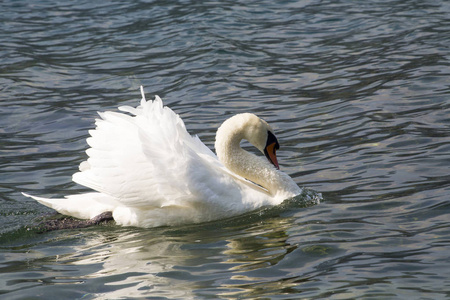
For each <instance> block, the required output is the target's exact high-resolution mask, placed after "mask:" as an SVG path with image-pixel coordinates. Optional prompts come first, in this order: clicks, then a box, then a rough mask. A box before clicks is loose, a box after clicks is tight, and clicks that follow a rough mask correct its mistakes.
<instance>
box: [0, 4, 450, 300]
mask: <svg viewBox="0 0 450 300" xmlns="http://www.w3.org/2000/svg"><path fill="white" fill-rule="evenodd" d="M0 21H1V22H0V62H1V63H0V88H1V93H0V141H1V143H0V207H1V212H0V295H1V296H0V297H2V298H3V297H4V298H5V299H25V298H26V299H49V298H52V299H53V298H54V299H56V298H58V299H66V298H68V299H81V298H83V299H117V298H133V297H143V298H144V297H146V298H155V299H166V298H167V299H207V298H210V299H217V298H220V299H236V298H246V299H324V298H326V299H355V298H357V299H448V298H450V279H449V278H450V271H449V270H450V260H449V253H450V252H449V250H450V218H449V212H450V204H449V194H450V172H449V170H450V168H449V166H450V101H449V99H450V76H449V75H450V50H449V49H450V2H449V1H445V0H433V1H426V0H425V1H403V0H402V1H395V0H385V1H357V2H355V1H331V0H329V1H275V2H274V1H261V2H248V1H241V2H239V1H220V2H204V3H202V2H200V1H140V2H138V1H130V3H126V2H120V1H116V2H99V1H42V0H39V1H12V0H10V1H8V0H7V1H2V2H1V3H0ZM141 84H142V85H144V86H145V88H146V91H147V93H148V98H150V95H154V94H158V95H160V96H161V97H162V98H163V99H164V100H165V103H166V104H167V105H169V106H170V107H171V108H172V109H173V110H175V111H176V112H177V113H179V114H180V115H181V116H182V118H183V119H184V121H185V123H186V125H187V127H188V129H189V131H190V132H191V133H195V134H198V135H199V136H200V137H201V139H202V140H203V141H204V142H205V143H206V144H207V145H208V146H210V147H212V146H213V142H214V135H215V130H216V128H217V127H218V126H219V125H220V123H221V122H222V121H223V120H225V119H226V118H227V117H229V116H231V115H232V114H236V113H240V112H257V113H258V114H259V115H261V116H262V117H264V118H265V119H266V120H267V121H268V122H269V123H270V124H271V125H273V127H274V128H275V131H276V132H277V136H278V139H279V140H280V143H281V147H282V148H281V150H280V151H279V161H280V164H281V167H282V169H283V170H284V171H286V172H287V173H289V174H291V176H292V177H293V178H294V179H295V181H296V182H297V183H298V184H299V185H301V186H306V187H309V188H310V189H312V190H315V191H318V192H322V193H323V196H324V201H323V203H321V204H320V205H317V206H312V207H305V206H301V205H298V204H296V203H286V204H284V205H281V206H280V207H275V208H272V209H263V210H261V211H258V212H254V213H250V214H247V215H243V216H239V217H237V218H233V219H229V220H222V221H219V222H214V223H208V224H199V225H189V226H183V227H173V228H156V229H151V230H143V229H137V228H122V227H117V226H114V225H106V226H101V227H96V228H88V229H81V230H65V231H53V232H48V233H42V234H40V233H37V232H36V230H33V229H32V230H27V227H28V226H30V224H34V222H36V218H39V217H40V216H42V215H44V214H47V213H49V212H50V210H49V209H47V208H45V207H43V206H40V205H39V204H37V203H35V202H34V201H32V200H30V199H27V198H24V197H23V196H22V195H21V194H20V192H22V191H24V192H30V193H32V194H35V195H43V196H53V197H61V196H63V195H66V194H76V193H80V192H83V191H85V190H86V189H85V188H83V187H80V186H78V185H76V184H74V183H72V182H71V175H72V173H74V172H75V171H77V167H78V164H79V163H80V162H81V161H83V160H84V159H85V158H86V154H85V153H84V150H85V149H86V148H87V145H86V142H85V139H86V137H87V135H88V133H87V130H88V129H90V128H92V127H93V120H94V118H95V117H96V111H102V110H111V109H115V108H116V107H117V106H120V105H136V104H138V101H139V99H140V95H139V91H138V88H139V85H141Z"/></svg>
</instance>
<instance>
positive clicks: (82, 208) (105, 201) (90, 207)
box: [22, 193, 117, 219]
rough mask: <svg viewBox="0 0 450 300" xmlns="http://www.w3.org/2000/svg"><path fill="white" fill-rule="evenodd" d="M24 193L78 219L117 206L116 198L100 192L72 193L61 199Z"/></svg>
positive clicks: (89, 216) (95, 214) (92, 215)
mask: <svg viewBox="0 0 450 300" xmlns="http://www.w3.org/2000/svg"><path fill="white" fill-rule="evenodd" d="M22 194H23V195H24V196H26V197H29V198H32V199H34V200H36V201H37V202H39V203H41V204H42V205H45V206H47V207H49V208H52V209H54V210H56V211H57V212H59V213H61V214H63V215H67V216H72V217H75V218H78V219H92V218H93V217H95V216H97V215H99V214H101V213H103V212H107V211H113V210H114V209H115V207H116V206H117V203H115V202H116V201H115V200H114V199H112V198H111V197H109V196H107V195H103V194H100V193H87V194H80V195H71V196H66V197H65V198H60V199H49V198H44V197H38V196H32V195H29V194H26V193H22Z"/></svg>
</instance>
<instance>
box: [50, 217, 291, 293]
mask: <svg viewBox="0 0 450 300" xmlns="http://www.w3.org/2000/svg"><path fill="white" fill-rule="evenodd" d="M294 225H295V218H290V217H280V215H279V211H270V210H269V212H265V211H263V210H258V211H257V212H252V213H248V214H245V215H244V216H240V217H234V218H231V219H226V220H222V221H218V222H217V221H216V222H209V223H204V224H201V225H195V224H194V225H184V226H182V227H179V226H174V227H161V228H154V229H152V230H143V229H139V228H120V227H117V226H113V227H112V228H111V227H109V226H107V227H104V226H99V227H97V228H95V230H94V229H85V230H84V232H83V239H84V245H81V246H78V247H75V248H74V249H73V251H72V253H70V254H67V255H65V256H61V257H59V260H58V264H59V265H61V264H62V265H71V264H75V265H77V268H78V269H79V268H92V269H93V272H92V273H91V274H89V275H83V276H82V277H77V276H73V275H72V274H70V272H65V273H62V274H60V276H59V277H57V278H56V277H55V280H57V281H58V283H59V284H64V283H65V282H66V281H67V283H73V281H74V280H79V281H80V282H84V281H93V282H96V285H97V286H99V288H98V290H97V291H96V295H95V296H96V297H99V296H101V297H102V298H104V299H118V298H121V297H145V296H152V297H158V296H160V297H167V298H172V299H173V298H176V299H195V298H196V297H197V296H199V295H196V294H195V293H196V292H195V290H196V289H198V288H199V287H200V286H202V287H208V286H209V287H211V291H212V292H214V293H217V291H218V286H220V288H219V290H221V291H222V293H223V295H222V296H224V297H225V298H226V295H228V294H229V295H231V294H233V295H246V294H248V293H251V294H252V295H254V294H255V293H257V290H258V287H260V285H261V284H262V283H264V282H266V283H267V284H272V282H271V280H272V279H271V278H272V277H269V278H266V275H267V271H269V272H271V271H270V270H271V268H274V270H276V269H277V264H279V263H280V262H281V261H283V259H285V257H286V256H288V255H289V254H290V253H292V251H295V250H296V249H297V245H295V244H291V243H290V242H289V234H288V232H289V231H290V230H291V227H292V226H294ZM45 263H46V264H48V260H46V261H45ZM83 273H84V274H86V272H83ZM259 273H261V277H259V276H258V274H259ZM264 274H266V275H264ZM276 285H277V288H283V287H287V286H290V285H292V282H290V281H289V282H286V281H284V280H281V281H279V282H277V283H276Z"/></svg>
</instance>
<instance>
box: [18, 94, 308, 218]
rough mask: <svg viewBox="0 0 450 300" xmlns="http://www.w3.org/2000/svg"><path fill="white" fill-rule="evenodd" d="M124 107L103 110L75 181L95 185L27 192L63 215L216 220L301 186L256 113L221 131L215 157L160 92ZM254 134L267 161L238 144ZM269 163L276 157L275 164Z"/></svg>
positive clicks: (235, 120) (272, 201) (279, 198)
mask: <svg viewBox="0 0 450 300" xmlns="http://www.w3.org/2000/svg"><path fill="white" fill-rule="evenodd" d="M141 94H142V100H141V103H140V106H138V107H136V108H132V107H128V106H126V107H119V110H121V111H123V112H125V113H118V112H109V111H108V112H104V113H99V115H100V117H101V119H97V120H96V129H95V130H90V131H89V133H90V135H91V137H89V138H88V139H87V142H88V144H89V146H90V148H89V149H88V150H87V151H86V153H87V154H88V156H89V158H88V159H87V161H85V162H82V163H81V164H80V172H78V173H75V174H74V175H73V180H74V181H75V182H77V183H79V184H81V185H84V186H86V187H89V188H92V189H93V190H95V191H96V192H91V193H86V194H80V195H72V196H66V197H65V198H64V199H47V198H41V197H35V196H30V195H27V194H25V195H26V196H28V197H32V198H34V199H35V200H37V201H39V202H40V203H41V204H43V205H46V206H48V207H51V208H53V209H55V210H57V211H58V212H60V213H62V214H64V215H70V216H73V217H76V218H80V219H91V218H93V217H95V216H97V215H99V214H101V213H103V212H107V211H111V212H112V215H113V218H114V220H115V221H116V223H117V224H120V225H124V226H138V227H155V226H162V225H177V224H183V223H197V222H203V221H211V220H215V219H220V218H224V217H229V216H233V215H237V214H241V213H244V212H247V211H251V210H254V209H257V208H259V207H262V206H265V205H277V204H280V203H281V202H282V201H283V200H285V199H287V198H290V197H293V196H296V195H298V194H300V193H301V192H302V189H300V188H299V187H298V186H297V184H296V183H295V182H294V181H293V180H292V179H291V178H290V177H289V176H288V175H286V174H285V173H283V172H281V171H279V170H278V162H277V159H276V154H275V151H276V150H277V149H278V148H279V145H278V141H277V140H276V138H275V135H274V133H273V130H272V128H271V127H270V126H269V125H268V124H267V123H266V122H265V121H263V120H262V119H260V118H258V117H257V116H256V115H254V114H250V113H244V114H238V115H235V116H234V117H231V118H230V119H228V120H226V121H225V122H224V123H223V124H222V125H221V126H220V128H219V129H218V130H217V134H216V143H215V148H216V152H217V156H216V155H215V154H214V153H213V152H212V151H211V150H210V149H209V148H208V147H206V145H205V144H203V143H202V142H201V141H200V139H199V138H198V137H197V136H191V135H189V133H188V132H187V130H186V128H185V125H184V123H183V121H182V120H181V118H180V117H179V116H178V115H177V114H175V113H174V112H173V111H172V110H171V109H170V108H168V107H163V103H162V100H161V99H160V98H159V97H158V96H156V97H155V100H154V101H146V100H145V96H144V91H143V88H142V86H141ZM242 139H246V140H248V141H249V142H250V143H251V144H253V145H254V146H255V147H256V148H258V149H259V150H260V151H261V152H263V153H264V154H265V155H266V157H267V158H268V160H266V159H264V158H263V157H261V156H257V155H254V154H251V153H249V152H247V151H245V150H243V149H242V148H241V146H240V142H241V140H242ZM270 162H271V163H270Z"/></svg>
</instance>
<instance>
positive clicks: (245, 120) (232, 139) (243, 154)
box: [215, 113, 299, 196]
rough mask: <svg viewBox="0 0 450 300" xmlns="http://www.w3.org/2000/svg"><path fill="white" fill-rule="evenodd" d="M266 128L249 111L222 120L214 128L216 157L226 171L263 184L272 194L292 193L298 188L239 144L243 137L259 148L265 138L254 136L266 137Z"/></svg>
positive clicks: (265, 124)
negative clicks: (215, 129)
mask: <svg viewBox="0 0 450 300" xmlns="http://www.w3.org/2000/svg"><path fill="white" fill-rule="evenodd" d="M261 128H262V131H261ZM269 129H270V127H269V126H268V125H267V123H265V122H264V121H262V120H261V119H259V118H258V117H257V116H256V115H253V114H249V113H245V114H239V115H236V116H234V117H232V118H230V119H228V120H226V121H225V122H224V123H223V124H222V125H221V126H220V127H219V129H218V130H217V134H216V142H215V148H216V153H217V156H218V158H219V160H220V161H221V162H222V163H223V164H224V165H225V166H226V167H227V168H228V169H229V170H230V171H232V172H233V173H235V174H237V175H240V176H242V177H244V178H246V179H248V180H250V181H252V182H254V183H257V184H259V185H261V186H263V187H264V188H266V189H267V190H268V191H269V193H270V194H271V195H272V196H274V195H275V194H277V193H278V192H279V191H284V192H288V194H289V193H291V194H293V195H295V193H296V191H297V190H298V189H299V188H298V186H297V185H296V184H295V183H294V182H293V181H292V179H291V178H290V177H289V176H287V175H286V174H284V173H283V172H280V171H278V170H277V169H275V167H274V166H273V165H271V164H270V163H269V162H268V161H267V160H266V159H265V158H263V157H262V156H261V157H260V156H256V155H254V154H252V153H249V152H247V151H245V150H244V149H242V148H241V146H240V142H241V141H242V140H243V139H246V140H248V141H249V142H250V143H252V144H253V145H254V146H256V147H257V148H258V149H259V150H260V151H263V147H264V145H263V144H264V143H265V140H264V141H262V142H261V137H258V135H259V136H261V135H264V134H265V135H266V136H267V130H269ZM270 130H271V129H270ZM293 195H290V196H293Z"/></svg>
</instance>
